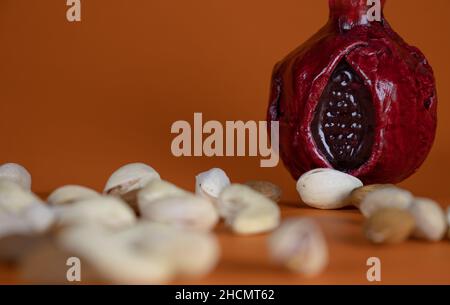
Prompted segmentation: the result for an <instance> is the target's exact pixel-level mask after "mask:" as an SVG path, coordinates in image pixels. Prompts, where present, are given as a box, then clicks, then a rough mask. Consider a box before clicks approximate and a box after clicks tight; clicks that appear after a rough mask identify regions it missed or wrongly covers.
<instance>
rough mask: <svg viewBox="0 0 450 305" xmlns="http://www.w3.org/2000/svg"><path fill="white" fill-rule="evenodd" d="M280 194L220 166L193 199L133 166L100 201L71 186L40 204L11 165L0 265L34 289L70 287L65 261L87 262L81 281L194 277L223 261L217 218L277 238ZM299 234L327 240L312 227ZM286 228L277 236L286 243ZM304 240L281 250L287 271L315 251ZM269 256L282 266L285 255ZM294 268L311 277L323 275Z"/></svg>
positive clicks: (3, 176)
mask: <svg viewBox="0 0 450 305" xmlns="http://www.w3.org/2000/svg"><path fill="white" fill-rule="evenodd" d="M280 196H281V190H280V189H279V188H278V187H277V186H275V185H274V184H271V183H269V182H265V181H252V182H249V183H248V184H247V185H244V184H232V183H231V182H230V179H229V178H228V176H227V175H226V173H225V172H224V171H223V170H221V169H218V168H213V169H211V170H209V171H207V172H204V173H200V174H199V175H198V176H197V177H196V192H195V193H191V192H188V191H186V190H183V189H181V188H179V187H177V186H176V185H174V184H172V183H170V182H168V181H165V180H162V179H161V177H160V175H159V174H158V173H157V172H156V171H155V170H154V169H153V168H152V167H150V166H148V165H146V164H142V163H132V164H127V165H125V166H123V167H121V168H119V169H118V170H116V171H115V172H114V173H113V174H112V175H111V176H110V178H109V179H108V181H107V182H106V186H105V188H104V190H103V193H102V194H101V193H98V192H97V191H95V190H93V189H90V188H88V187H85V186H80V185H66V186H62V187H59V188H57V189H56V190H54V191H53V192H52V193H51V194H50V195H49V196H48V198H47V200H46V201H45V202H44V201H43V200H41V199H40V198H39V197H38V196H36V195H34V194H33V193H32V192H31V175H30V174H29V173H28V171H27V170H26V169H24V168H23V167H22V166H20V165H18V164H12V163H9V164H5V165H3V166H1V167H0V260H1V261H8V262H13V263H16V264H17V265H18V266H19V269H20V270H21V274H22V275H23V277H24V278H25V279H26V280H30V281H34V282H51V283H64V282H66V271H67V266H66V260H67V258H69V257H76V258H79V259H80V260H81V262H82V264H83V281H84V282H111V283H146V284H159V283H167V282H168V281H170V280H172V279H174V278H176V277H197V276H201V275H205V274H207V273H209V272H211V270H213V269H214V268H215V267H216V265H217V263H218V261H219V258H220V247H219V243H218V241H217V238H216V236H215V235H214V234H213V233H212V231H213V229H214V228H215V227H216V225H217V224H218V223H219V221H220V219H221V218H222V219H223V220H224V223H225V225H226V226H227V227H229V228H230V231H231V232H233V233H235V234H240V235H251V234H259V233H265V232H269V231H272V230H274V229H275V228H277V227H278V226H279V223H280V209H279V207H278V205H277V204H276V202H275V201H274V200H279V199H280ZM310 226H311V228H310ZM280 230H281V228H280ZM296 230H297V231H298V230H301V231H302V232H304V234H306V235H308V236H309V235H311V236H314V235H316V234H318V235H319V236H321V235H320V234H321V233H320V231H319V230H318V228H317V227H315V226H314V225H313V224H308V225H306V226H305V228H304V229H301V228H300V229H299V228H297V229H296ZM284 231H286V230H284V229H283V230H282V231H277V232H275V233H274V234H276V235H277V236H281V237H282V236H284V235H285V233H284ZM287 231H290V230H287ZM318 232H319V233H318ZM286 233H289V232H286ZM289 234H290V233H289ZM289 238H290V239H292V241H293V242H296V237H295V236H290V237H289ZM299 242H300V244H301V240H299V241H297V242H296V243H297V244H298V243H299ZM308 243H309V242H308ZM308 243H305V246H301V247H299V249H298V251H297V250H295V251H294V253H291V251H292V249H285V250H282V251H289V253H288V254H289V255H288V258H289V260H290V261H291V263H290V264H291V265H292V264H293V263H292V260H293V257H295V256H297V257H298V256H299V255H303V256H304V255H306V254H308V253H309V252H311V251H312V252H314V251H317V250H316V248H317V245H316V244H312V245H311V248H312V249H311V250H309V249H308V248H309V247H310V245H309V244H308ZM322 243H324V241H322ZM272 244H273V242H272V243H271V244H270V245H271V246H270V247H271V249H272V248H280V247H281V249H283V247H284V245H281V246H279V245H275V246H273V245H272ZM320 247H326V246H324V245H322V246H319V248H320ZM272 252H275V253H277V257H278V258H277V261H281V262H283V259H281V260H280V257H279V252H280V251H272ZM308 255H309V254H308ZM288 258H286V259H288ZM314 264H317V263H314ZM294 265H295V264H294ZM297 265H299V266H300V265H302V267H301V268H300V267H297V269H301V270H303V269H305V270H306V271H305V273H313V272H314V270H317V269H318V268H317V267H313V268H309V269H311V270H312V271H310V270H309V269H308V268H307V267H305V263H304V262H302V263H297Z"/></svg>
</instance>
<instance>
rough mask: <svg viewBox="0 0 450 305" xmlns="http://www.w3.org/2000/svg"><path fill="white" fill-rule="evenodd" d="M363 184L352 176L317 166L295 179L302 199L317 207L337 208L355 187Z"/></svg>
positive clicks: (342, 204)
mask: <svg viewBox="0 0 450 305" xmlns="http://www.w3.org/2000/svg"><path fill="white" fill-rule="evenodd" d="M361 186H363V184H362V182H361V181H360V180H359V179H358V178H356V177H353V176H350V175H348V174H345V173H342V172H339V171H337V170H334V169H329V168H318V169H314V170H312V171H309V172H307V173H305V174H303V175H302V176H301V177H300V178H299V179H298V181H297V191H298V193H299V194H300V197H301V199H302V201H303V202H304V203H305V204H307V205H309V206H311V207H314V208H318V209H338V208H342V207H344V206H345V204H346V203H345V201H344V199H345V198H346V197H347V196H348V195H349V194H350V192H351V191H353V190H354V189H355V188H358V187H361Z"/></svg>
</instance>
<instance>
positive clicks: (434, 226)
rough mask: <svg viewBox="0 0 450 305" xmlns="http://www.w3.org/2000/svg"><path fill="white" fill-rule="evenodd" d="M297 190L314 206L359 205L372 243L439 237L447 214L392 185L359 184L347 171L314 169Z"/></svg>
mask: <svg viewBox="0 0 450 305" xmlns="http://www.w3.org/2000/svg"><path fill="white" fill-rule="evenodd" d="M297 190H298V192H299V194H300V197H301V198H302V200H303V202H304V203H305V204H307V205H309V206H312V207H315V208H320V209H337V208H342V207H345V206H352V205H353V206H355V207H357V208H359V210H360V211H361V213H362V214H363V215H364V217H365V219H366V220H365V224H364V229H363V230H364V235H365V236H366V237H367V239H368V240H370V241H371V242H373V243H376V244H384V243H386V244H389V243H400V242H403V241H405V240H407V239H408V238H410V237H414V238H416V239H422V240H427V241H439V240H441V239H442V238H444V236H445V234H446V232H448V227H449V224H450V220H449V217H450V216H449V215H447V219H446V217H445V213H444V211H443V209H442V208H441V207H440V206H439V204H438V203H436V202H434V201H433V200H431V199H426V198H417V197H414V196H413V195H412V194H411V193H410V192H409V191H406V190H403V189H401V188H398V187H396V186H394V185H390V184H386V185H383V184H374V185H366V186H363V184H362V182H361V181H360V180H359V179H357V178H355V177H353V176H350V175H348V174H345V173H342V172H339V171H336V170H333V169H315V170H312V171H310V172H307V173H305V174H303V175H302V176H301V177H300V178H299V180H298V182H297ZM448 213H449V212H448ZM448 213H447V214H448ZM449 235H450V234H449Z"/></svg>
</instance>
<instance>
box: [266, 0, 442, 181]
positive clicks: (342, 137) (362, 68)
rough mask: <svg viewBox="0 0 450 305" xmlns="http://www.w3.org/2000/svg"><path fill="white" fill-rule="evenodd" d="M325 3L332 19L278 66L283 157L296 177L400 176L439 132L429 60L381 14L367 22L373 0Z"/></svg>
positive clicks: (275, 89) (276, 115)
mask: <svg viewBox="0 0 450 305" xmlns="http://www.w3.org/2000/svg"><path fill="white" fill-rule="evenodd" d="M384 4H385V1H381V5H382V6H384ZM329 5H330V18H329V21H328V23H327V24H326V25H325V26H324V27H323V28H322V29H321V30H320V31H319V32H318V33H317V34H315V35H314V36H313V37H312V38H310V39H309V40H308V41H307V42H305V43H304V44H303V45H302V46H300V47H299V48H297V49H296V50H294V51H293V52H292V53H291V54H289V55H288V56H287V57H286V58H285V59H284V60H282V61H281V62H279V63H278V64H277V65H276V66H275V69H274V72H273V76H272V87H271V95H270V102H269V108H268V120H269V121H279V122H280V139H279V142H280V155H281V158H282V160H283V162H284V163H285V165H286V167H287V168H288V169H289V171H290V172H291V174H292V176H293V177H294V178H295V179H297V178H298V177H299V176H300V175H301V174H302V173H304V172H306V171H308V170H311V169H313V168H319V167H329V168H334V169H337V170H340V171H343V172H347V173H349V174H351V175H353V176H356V177H358V178H360V179H361V180H362V181H363V182H365V183H397V182H400V181H402V180H404V179H405V178H407V177H408V176H410V175H411V174H413V173H414V172H415V171H416V170H417V168H418V167H419V166H420V165H421V164H422V163H423V161H424V160H425V158H426V156H427V155H428V153H429V151H430V149H431V146H432V144H433V141H434V137H435V132H436V106H437V105H436V104H437V97H436V88H435V81H434V76H433V71H432V68H431V67H430V65H429V64H428V62H427V60H426V59H425V57H424V55H423V54H422V53H421V52H420V51H419V50H418V49H417V48H415V47H412V46H410V45H408V44H407V43H406V42H405V41H403V39H402V38H401V37H400V36H399V35H398V34H397V33H395V32H394V31H393V30H392V28H391V27H390V26H389V24H388V22H387V21H386V19H384V16H383V14H382V13H381V18H380V19H378V20H379V21H376V20H375V21H369V20H371V18H368V16H369V14H368V11H369V10H370V9H371V7H370V6H368V5H367V0H351V1H350V0H329ZM369 13H370V12H369Z"/></svg>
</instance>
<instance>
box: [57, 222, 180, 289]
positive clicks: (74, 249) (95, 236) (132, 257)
mask: <svg viewBox="0 0 450 305" xmlns="http://www.w3.org/2000/svg"><path fill="white" fill-rule="evenodd" d="M140 238H142V239H144V238H145V235H143V236H140ZM57 242H58V246H59V247H60V248H61V249H63V250H64V251H66V252H68V253H73V255H74V256H76V257H79V258H80V259H81V260H82V262H86V263H88V264H89V265H90V266H92V267H93V268H95V269H96V271H97V272H98V273H99V274H100V275H101V276H102V278H104V279H106V280H108V281H110V282H112V283H121V284H124V283H126V284H161V283H165V282H167V281H168V280H169V279H171V278H172V277H173V275H174V271H173V267H172V265H171V262H170V260H169V259H168V258H165V257H162V256H159V255H153V254H152V253H151V252H149V251H145V249H144V250H143V249H142V248H141V247H140V245H139V243H137V241H136V239H135V238H121V237H120V236H119V235H117V236H116V235H115V234H114V233H110V232H109V231H107V230H105V228H102V227H99V226H96V225H94V226H93V225H85V226H74V227H70V228H67V229H65V230H63V231H62V232H61V233H60V234H59V236H58V238H57Z"/></svg>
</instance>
